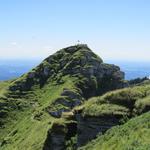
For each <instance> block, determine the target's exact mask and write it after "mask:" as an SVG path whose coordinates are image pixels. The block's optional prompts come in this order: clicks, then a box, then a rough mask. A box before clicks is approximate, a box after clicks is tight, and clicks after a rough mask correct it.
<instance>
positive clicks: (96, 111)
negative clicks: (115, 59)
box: [0, 44, 150, 150]
mask: <svg viewBox="0 0 150 150" xmlns="http://www.w3.org/2000/svg"><path fill="white" fill-rule="evenodd" d="M146 80H147V79H146ZM135 82H136V81H134V83H133V82H132V83H131V82H128V81H125V80H124V73H123V72H122V71H121V70H120V68H119V67H118V66H115V65H112V64H106V63H104V62H103V60H102V59H101V58H100V57H99V56H97V55H96V54H94V53H93V52H92V51H91V50H90V49H89V47H88V46H87V45H85V44H79V45H75V46H70V47H67V48H63V49H61V50H59V51H57V52H56V53H55V54H53V55H51V56H49V57H47V58H46V59H45V60H43V62H41V64H39V65H38V66H37V67H35V68H33V69H32V70H31V71H29V72H28V73H26V74H24V75H22V76H21V77H19V78H17V79H14V80H11V81H3V82H0V149H1V150H20V149H22V150H42V149H43V150H65V149H66V150H69V149H70V150H75V149H78V148H79V147H82V146H85V145H86V144H87V143H88V145H87V146H86V147H85V148H92V147H91V144H90V143H89V142H90V141H92V140H93V139H95V138H96V137H97V136H98V135H99V137H98V138H101V135H103V136H105V134H106V136H107V135H108V133H109V132H108V133H107V130H109V129H110V128H112V127H113V126H116V125H121V124H124V123H126V122H127V125H128V121H129V120H130V119H131V118H133V117H136V116H138V115H141V114H143V113H146V112H148V111H149V110H150V83H149V81H143V80H142V81H139V80H138V85H137V84H136V83H135ZM141 82H142V83H141ZM148 116H149V114H147V115H146V118H148ZM140 118H141V119H142V118H143V122H144V125H146V124H147V122H146V120H145V119H144V118H145V116H144V117H143V116H141V117H139V119H138V120H140ZM141 121H142V120H141ZM139 122H140V121H139ZM131 123H132V121H131ZM129 124H130V121H129ZM125 126H126V124H125ZM121 127H122V126H121ZM121 127H116V128H114V129H112V130H116V131H117V130H119V129H120V128H121ZM118 128H119V129H118ZM141 129H142V126H141ZM120 130H121V129H120ZM129 130H130V129H129ZM147 130H148V129H147ZM105 132H106V133H105ZM89 133H90V134H89ZM116 133H117V132H116ZM129 133H130V132H129ZM147 133H148V132H147ZM135 134H136V133H135ZM108 136H109V135H108ZM148 136H149V135H147V136H146V138H147V137H148ZM114 137H115V132H114ZM143 137H144V136H143ZM131 140H132V139H131ZM141 140H142V139H141ZM92 142H94V141H92ZM95 142H96V143H97V144H99V143H98V142H97V139H96V140H95ZM141 143H143V142H142V141H141ZM147 143H148V140H147ZM147 143H146V144H147ZM116 144H117V142H116ZM95 145H96V144H95ZM144 145H145V144H144V143H143V146H144ZM146 146H147V145H146ZM118 147H119V145H118ZM94 148H95V147H94ZM94 148H92V149H94ZM96 148H97V147H96ZM144 148H145V147H144ZM104 150H105V149H104Z"/></svg>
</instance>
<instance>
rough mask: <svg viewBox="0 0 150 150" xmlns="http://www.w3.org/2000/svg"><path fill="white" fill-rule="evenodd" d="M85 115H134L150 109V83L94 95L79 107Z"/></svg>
mask: <svg viewBox="0 0 150 150" xmlns="http://www.w3.org/2000/svg"><path fill="white" fill-rule="evenodd" d="M78 109H82V114H83V115H84V116H86V115H87V116H97V117H98V116H103V115H111V114H112V115H122V116H127V117H129V118H130V117H134V116H136V115H140V114H141V113H144V112H147V111H149V110H150V84H149V83H147V84H142V85H139V86H133V87H128V88H124V89H119V90H115V91H111V92H107V93H106V94H104V95H103V96H99V97H93V98H91V99H89V101H86V102H85V104H83V105H82V106H81V108H80V107H79V108H78Z"/></svg>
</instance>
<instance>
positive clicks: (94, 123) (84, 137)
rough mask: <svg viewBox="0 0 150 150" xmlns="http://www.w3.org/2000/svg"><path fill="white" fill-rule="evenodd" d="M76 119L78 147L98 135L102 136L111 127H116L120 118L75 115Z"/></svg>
mask: <svg viewBox="0 0 150 150" xmlns="http://www.w3.org/2000/svg"><path fill="white" fill-rule="evenodd" d="M76 118H77V147H80V146H83V145H85V144H86V143H87V142H89V141H90V140H92V139H94V138H96V136H97V135H98V134H103V133H104V132H106V131H107V130H108V129H110V128H111V127H113V126H115V125H118V124H119V120H120V119H121V116H102V117H90V116H86V117H82V116H81V115H77V116H76Z"/></svg>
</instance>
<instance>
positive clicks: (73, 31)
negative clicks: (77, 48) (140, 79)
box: [0, 0, 150, 61]
mask: <svg viewBox="0 0 150 150" xmlns="http://www.w3.org/2000/svg"><path fill="white" fill-rule="evenodd" d="M77 40H80V41H81V42H82V43H87V44H88V45H89V47H90V48H91V49H92V50H93V51H94V52H96V53H97V54H99V55H100V56H101V57H102V58H104V59H107V60H110V59H116V60H134V61H148V60H149V58H150V1H149V0H1V1H0V59H2V58H11V59H15V58H21V59H26V58H45V57H47V56H48V55H50V54H52V53H54V52H55V51H57V50H58V49H60V48H63V47H66V46H69V45H74V44H76V43H77Z"/></svg>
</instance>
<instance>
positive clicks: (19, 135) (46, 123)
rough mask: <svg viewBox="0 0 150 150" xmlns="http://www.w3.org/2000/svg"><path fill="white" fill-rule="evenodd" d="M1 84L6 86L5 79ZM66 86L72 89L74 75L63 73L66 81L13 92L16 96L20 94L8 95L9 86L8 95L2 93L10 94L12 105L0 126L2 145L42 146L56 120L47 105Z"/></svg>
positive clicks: (12, 148) (26, 149) (4, 149)
mask: <svg viewBox="0 0 150 150" xmlns="http://www.w3.org/2000/svg"><path fill="white" fill-rule="evenodd" d="M2 86H3V87H4V88H5V83H1V87H2ZM64 88H70V89H73V88H74V87H73V79H71V78H68V77H64V83H63V84H57V83H56V82H50V83H49V84H47V85H46V86H44V87H43V88H42V89H39V88H38V87H36V86H35V87H33V88H32V89H31V91H28V92H27V93H26V94H25V95H24V96H22V95H21V96H19V95H18V94H16V95H15V93H14V92H13V95H14V96H18V97H15V98H12V97H10V98H9V97H8V96H10V95H11V96H12V94H10V93H9V92H10V91H9V90H8V89H6V90H5V95H2V96H5V97H6V96H7V101H9V104H10V106H11V107H12V108H10V109H11V110H8V113H7V116H6V117H5V119H3V118H1V119H3V120H4V122H3V125H2V126H1V128H0V134H1V136H0V142H1V147H0V149H1V150H20V149H23V150H33V149H34V150H39V149H42V147H43V143H44V141H45V138H46V136H47V131H48V129H49V128H50V127H51V123H52V122H53V121H56V120H57V119H56V118H53V117H51V116H50V115H49V114H48V113H47V111H46V110H45V108H46V107H48V106H49V105H51V103H52V102H53V101H54V100H55V99H56V98H57V97H59V96H60V93H61V92H62V91H63V89H64ZM1 92H2V93H3V88H1ZM6 93H7V94H6ZM9 94H10V95H9ZM19 94H20V93H19ZM5 102H6V100H5ZM1 104H2V103H1ZM3 104H4V103H3ZM6 106H8V105H6ZM3 108H4V107H3ZM6 108H8V107H6Z"/></svg>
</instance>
